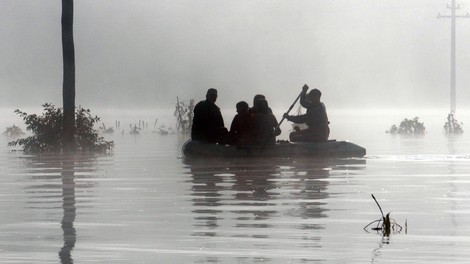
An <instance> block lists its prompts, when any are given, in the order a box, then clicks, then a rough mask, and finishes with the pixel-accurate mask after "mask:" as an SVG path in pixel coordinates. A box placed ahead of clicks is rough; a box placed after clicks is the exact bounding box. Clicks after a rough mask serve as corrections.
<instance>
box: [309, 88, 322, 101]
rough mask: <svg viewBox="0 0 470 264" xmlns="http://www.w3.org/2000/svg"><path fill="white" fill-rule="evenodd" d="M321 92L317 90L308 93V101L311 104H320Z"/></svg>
mask: <svg viewBox="0 0 470 264" xmlns="http://www.w3.org/2000/svg"><path fill="white" fill-rule="evenodd" d="M320 98H321V92H320V90H318V89H313V90H311V91H310V92H309V93H308V100H309V101H311V102H320Z"/></svg>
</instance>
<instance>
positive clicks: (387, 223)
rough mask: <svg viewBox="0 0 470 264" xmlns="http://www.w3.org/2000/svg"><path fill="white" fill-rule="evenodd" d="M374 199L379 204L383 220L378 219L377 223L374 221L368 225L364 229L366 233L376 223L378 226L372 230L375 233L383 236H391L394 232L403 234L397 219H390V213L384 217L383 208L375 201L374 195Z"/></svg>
mask: <svg viewBox="0 0 470 264" xmlns="http://www.w3.org/2000/svg"><path fill="white" fill-rule="evenodd" d="M372 198H373V199H374V201H375V203H376V204H377V206H378V207H379V210H380V214H382V218H381V219H378V220H375V221H372V222H370V223H369V224H368V225H366V226H365V227H364V230H365V231H368V230H367V228H368V227H369V226H370V225H372V224H374V223H377V226H376V227H372V228H371V230H373V231H377V232H379V231H380V232H381V233H382V235H383V236H386V237H388V236H390V234H391V233H392V231H393V232H398V233H399V232H401V230H402V229H403V228H402V227H401V225H399V224H398V223H397V222H396V221H395V219H392V218H390V213H388V214H387V215H385V216H384V213H383V211H382V207H381V206H380V204H379V202H377V199H375V196H374V195H373V194H372Z"/></svg>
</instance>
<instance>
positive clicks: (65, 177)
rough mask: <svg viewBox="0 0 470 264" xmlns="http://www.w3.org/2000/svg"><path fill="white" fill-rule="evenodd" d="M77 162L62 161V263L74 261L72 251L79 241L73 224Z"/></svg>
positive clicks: (60, 255) (60, 253)
mask: <svg viewBox="0 0 470 264" xmlns="http://www.w3.org/2000/svg"><path fill="white" fill-rule="evenodd" d="M74 174H75V162H74V160H66V161H64V162H63V163H62V173H61V176H62V208H63V211H64V216H63V217H62V225H61V226H62V230H63V236H64V246H63V247H62V248H61V249H60V252H59V257H60V261H61V263H62V264H65V263H73V259H72V254H71V251H72V250H73V248H74V247H75V242H76V241H77V232H76V230H75V227H74V226H73V224H74V222H75V216H76V207H75V175H74Z"/></svg>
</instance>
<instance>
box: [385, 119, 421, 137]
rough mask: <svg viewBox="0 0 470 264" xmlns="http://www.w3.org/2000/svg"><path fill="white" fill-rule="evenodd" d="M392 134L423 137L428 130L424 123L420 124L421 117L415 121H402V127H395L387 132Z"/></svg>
mask: <svg viewBox="0 0 470 264" xmlns="http://www.w3.org/2000/svg"><path fill="white" fill-rule="evenodd" d="M387 133H390V134H403V135H422V134H425V133H426V128H425V127H424V123H423V122H419V117H415V118H413V119H408V118H405V119H403V121H401V123H400V126H399V127H397V126H396V125H393V126H392V127H390V130H388V131H387Z"/></svg>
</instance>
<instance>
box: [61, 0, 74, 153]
mask: <svg viewBox="0 0 470 264" xmlns="http://www.w3.org/2000/svg"><path fill="white" fill-rule="evenodd" d="M62 54H63V62H64V82H63V86H62V100H63V107H64V120H63V122H64V123H63V128H64V137H63V139H64V142H62V143H63V144H62V146H63V150H68V151H73V150H74V146H75V144H74V134H75V48H74V44H73V0H62Z"/></svg>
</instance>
